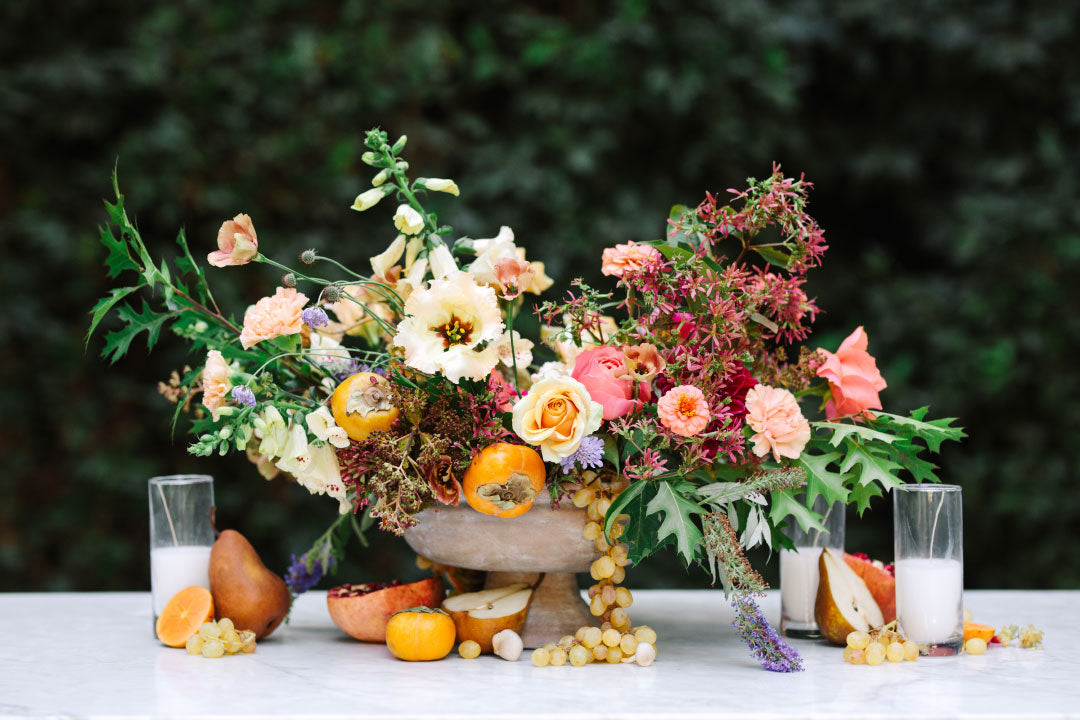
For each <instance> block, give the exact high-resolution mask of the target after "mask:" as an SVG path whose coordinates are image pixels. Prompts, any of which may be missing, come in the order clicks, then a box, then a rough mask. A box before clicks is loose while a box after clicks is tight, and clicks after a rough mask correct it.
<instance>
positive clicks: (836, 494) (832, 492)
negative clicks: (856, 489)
mask: <svg viewBox="0 0 1080 720" xmlns="http://www.w3.org/2000/svg"><path fill="white" fill-rule="evenodd" d="M841 457H843V455H842V454H841V453H838V452H832V453H826V454H824V455H811V454H809V453H805V452H804V453H803V454H802V456H801V457H800V458H799V462H800V463H801V464H802V466H803V469H804V470H806V502H807V504H808V505H813V504H814V500H816V499H817V496H818V495H823V496H825V502H827V503H829V505H830V506H831V505H832V504H833V503H836V502H842V503H846V502H847V500H848V493H849V491H848V489H847V488H846V487H844V482H845V481H846V480H849V479H850V478H851V476H850V475H847V474H845V473H842V472H834V471H832V470H829V465H831V464H832V463H834V462H836V461H838V460H839V459H840V458H841Z"/></svg>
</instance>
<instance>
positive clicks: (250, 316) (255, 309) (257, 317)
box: [240, 287, 308, 350]
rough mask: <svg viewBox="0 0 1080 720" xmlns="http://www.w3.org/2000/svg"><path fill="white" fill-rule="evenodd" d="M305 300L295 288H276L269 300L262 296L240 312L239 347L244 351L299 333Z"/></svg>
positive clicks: (305, 297)
mask: <svg viewBox="0 0 1080 720" xmlns="http://www.w3.org/2000/svg"><path fill="white" fill-rule="evenodd" d="M307 301H308V298H307V295H305V294H304V293H301V292H297V291H296V289H295V288H283V287H279V288H278V289H277V292H275V293H274V294H273V295H272V296H271V297H264V298H263V299H261V300H259V302H257V303H255V304H254V305H252V306H251V307H249V308H248V309H247V312H245V313H244V329H243V331H242V332H241V333H240V344H241V345H243V346H244V349H245V350H247V349H248V348H250V347H251V346H252V345H254V344H255V343H258V342H261V341H263V340H269V339H271V338H276V337H278V336H280V335H295V334H296V333H298V332H300V328H301V327H302V326H303V324H304V321H303V318H302V317H301V312H302V311H303V309H304V305H306V304H307Z"/></svg>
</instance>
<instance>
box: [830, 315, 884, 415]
mask: <svg viewBox="0 0 1080 720" xmlns="http://www.w3.org/2000/svg"><path fill="white" fill-rule="evenodd" d="M868 342H869V340H868V338H867V337H866V331H865V330H863V328H862V326H861V325H860V326H859V327H857V328H855V332H853V333H851V334H850V335H848V336H847V338H846V339H845V340H844V342H842V343H840V348H839V349H838V350H837V351H836V353H835V354H833V353H831V352H829V351H828V350H825V349H824V348H818V349H817V351H818V353H820V354H821V356H822V357H823V358H824V359H825V362H824V363H822V365H821V367H819V368H818V371H817V375H818V377H822V378H825V379H826V380H828V381H829V389H830V390H832V400H829V402H828V403H826V404H825V416H826V417H827V418H829V419H830V420H831V419H833V418H836V417H841V416H843V415H859V414H860V413H864V412H866V411H867V410H870V409H871V408H873V409H875V410H880V409H881V398H880V397H878V393H879V392H880V391H882V390H884V389H885V388H886V387H887V385H886V384H885V378H883V377H881V373H880V372H878V369H877V362H875V360H874V357H873V356H872V355H871V354H870V353H868V352H866V347H867V344H868Z"/></svg>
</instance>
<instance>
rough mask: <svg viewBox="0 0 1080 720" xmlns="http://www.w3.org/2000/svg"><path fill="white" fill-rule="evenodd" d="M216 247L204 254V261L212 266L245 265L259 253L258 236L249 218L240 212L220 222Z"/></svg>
mask: <svg viewBox="0 0 1080 720" xmlns="http://www.w3.org/2000/svg"><path fill="white" fill-rule="evenodd" d="M217 246H218V249H217V250H215V251H214V252H212V253H210V254H209V255H207V256H206V262H208V263H210V264H211V265H213V266H214V267H228V266H229V265H247V264H248V263H249V262H251V261H252V260H254V259H255V256H256V255H258V254H259V237H258V236H257V235H256V234H255V226H254V225H252V224H251V218H250V217H248V216H247V215H245V214H244V213H240V214H239V215H237V216H236V217H234V218H233V219H232V220H226V221H225V222H223V223H221V227H220V228H219V229H218V232H217Z"/></svg>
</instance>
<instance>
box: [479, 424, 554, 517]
mask: <svg viewBox="0 0 1080 720" xmlns="http://www.w3.org/2000/svg"><path fill="white" fill-rule="evenodd" d="M546 479H547V471H546V470H545V468H544V461H543V459H542V458H541V457H540V454H539V453H537V452H536V451H535V450H533V449H532V448H530V447H527V446H525V445H513V444H511V443H505V442H500V443H495V444H494V445H488V446H487V447H486V448H484V449H483V450H481V451H480V454H478V455H477V456H476V457H475V458H473V461H472V463H471V464H470V465H469V469H468V470H466V471H465V479H464V483H463V490H464V492H465V500H466V501H467V502H468V503H469V505H470V506H472V508H473V510H476V511H478V512H482V513H485V514H487V515H494V516H496V517H501V518H512V517H517V516H518V515H523V514H524V513H526V512H528V510H529V508H531V507H532V505H533V501H535V500H536V496H537V495H538V494H539V493H540V491H541V490H543V489H544V481H545V480H546Z"/></svg>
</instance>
